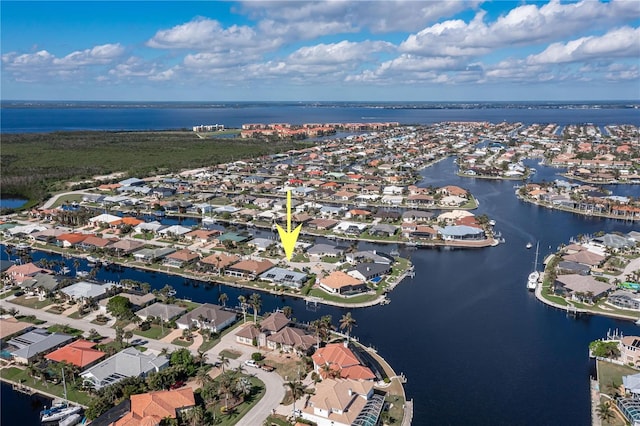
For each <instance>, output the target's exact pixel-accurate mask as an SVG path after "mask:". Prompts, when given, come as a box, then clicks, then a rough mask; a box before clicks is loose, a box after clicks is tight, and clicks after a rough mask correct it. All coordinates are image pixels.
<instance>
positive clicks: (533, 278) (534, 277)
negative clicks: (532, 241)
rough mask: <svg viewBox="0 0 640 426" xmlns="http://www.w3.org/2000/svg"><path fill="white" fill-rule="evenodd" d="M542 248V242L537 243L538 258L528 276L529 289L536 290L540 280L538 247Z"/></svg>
mask: <svg viewBox="0 0 640 426" xmlns="http://www.w3.org/2000/svg"><path fill="white" fill-rule="evenodd" d="M539 248H540V242H539V241H538V243H536V258H535V260H534V262H533V271H532V272H531V273H530V274H529V277H528V278H527V289H529V291H534V290H535V289H536V287H537V286H538V281H539V280H540V272H539V271H538V249H539Z"/></svg>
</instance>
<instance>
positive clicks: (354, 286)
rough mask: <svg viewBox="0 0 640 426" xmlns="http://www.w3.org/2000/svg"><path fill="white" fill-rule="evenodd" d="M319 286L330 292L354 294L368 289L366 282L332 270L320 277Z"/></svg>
mask: <svg viewBox="0 0 640 426" xmlns="http://www.w3.org/2000/svg"><path fill="white" fill-rule="evenodd" d="M319 285H320V288H321V289H323V290H324V291H326V292H327V293H331V294H342V295H348V294H354V293H362V292H365V291H367V290H369V287H367V284H366V283H364V282H363V281H360V280H359V279H357V278H354V277H352V276H350V275H348V274H347V273H345V272H342V271H334V272H332V273H331V274H329V275H327V276H325V277H323V278H321V279H320V282H319Z"/></svg>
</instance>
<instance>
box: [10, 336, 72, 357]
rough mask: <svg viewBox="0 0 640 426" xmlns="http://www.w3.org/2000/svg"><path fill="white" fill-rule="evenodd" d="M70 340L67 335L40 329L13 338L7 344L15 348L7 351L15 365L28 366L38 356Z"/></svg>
mask: <svg viewBox="0 0 640 426" xmlns="http://www.w3.org/2000/svg"><path fill="white" fill-rule="evenodd" d="M72 339H73V336H69V335H68V334H62V333H49V332H47V330H44V329H42V328H36V329H34V330H32V331H29V332H27V333H25V334H22V335H20V336H16V337H14V338H13V339H11V340H9V342H7V343H8V345H9V346H10V347H13V348H15V349H12V350H10V351H9V353H10V354H11V355H12V356H13V359H14V360H15V361H16V362H17V363H20V364H28V363H29V362H31V360H33V359H34V358H35V357H37V356H38V355H41V354H45V353H47V352H49V351H51V350H52V349H56V348H58V347H60V346H62V345H64V344H65V343H67V342H68V341H69V340H72Z"/></svg>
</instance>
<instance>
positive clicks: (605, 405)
mask: <svg viewBox="0 0 640 426" xmlns="http://www.w3.org/2000/svg"><path fill="white" fill-rule="evenodd" d="M596 414H598V418H599V419H600V420H602V421H603V422H606V423H609V420H611V419H613V418H614V417H615V416H616V415H615V413H614V412H613V410H612V409H611V402H609V401H604V402H601V403H600V404H599V405H598V406H597V407H596Z"/></svg>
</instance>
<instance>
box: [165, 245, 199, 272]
mask: <svg viewBox="0 0 640 426" xmlns="http://www.w3.org/2000/svg"><path fill="white" fill-rule="evenodd" d="M198 259H200V255H199V254H198V253H196V252H193V251H191V250H188V249H183V250H179V251H176V252H174V253H171V254H169V255H167V256H166V257H165V258H164V262H163V263H162V264H163V265H165V266H170V267H172V268H184V267H185V266H188V265H190V264H192V263H194V262H195V261H197V260H198Z"/></svg>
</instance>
